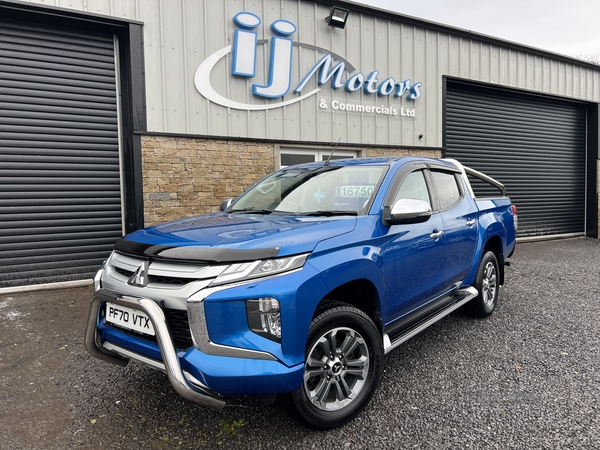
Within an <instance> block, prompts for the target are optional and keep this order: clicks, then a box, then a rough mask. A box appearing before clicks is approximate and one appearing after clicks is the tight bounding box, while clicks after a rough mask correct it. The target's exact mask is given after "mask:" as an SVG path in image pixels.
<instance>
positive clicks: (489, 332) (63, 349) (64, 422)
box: [0, 238, 600, 450]
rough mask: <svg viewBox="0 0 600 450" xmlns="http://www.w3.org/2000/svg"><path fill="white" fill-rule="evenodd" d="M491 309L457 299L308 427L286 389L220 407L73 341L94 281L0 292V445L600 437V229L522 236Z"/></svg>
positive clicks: (562, 444) (416, 444) (414, 443)
mask: <svg viewBox="0 0 600 450" xmlns="http://www.w3.org/2000/svg"><path fill="white" fill-rule="evenodd" d="M510 261H511V266H510V267H507V274H506V284H505V286H503V287H502V289H501V291H500V300H499V305H498V308H497V310H496V311H495V312H494V314H493V315H492V316H490V317H488V318H486V319H478V320H477V319H472V318H469V317H468V316H466V315H465V314H464V313H463V312H461V311H457V312H455V313H453V314H452V315H450V316H448V317H446V318H445V319H443V320H441V321H440V322H438V323H436V324H435V325H433V326H432V327H430V328H429V329H427V330H426V331H424V332H423V333H421V334H420V335H418V336H416V337H414V338H412V339H411V340H409V341H408V342H406V343H405V344H403V345H402V346H400V347H398V348H397V349H395V350H394V351H392V352H391V353H389V354H388V355H386V358H385V371H384V373H383V376H382V380H381V384H380V385H379V388H378V390H377V392H376V393H375V396H374V397H373V399H372V401H371V403H370V404H369V406H368V407H367V409H366V410H365V411H363V413H361V414H360V415H359V416H358V417H357V418H356V419H355V420H354V421H353V422H351V423H349V424H347V425H345V426H342V427H340V428H338V429H335V430H331V431H326V432H323V431H314V430H311V429H309V428H307V427H305V426H304V425H303V424H302V423H300V422H299V421H298V418H297V417H296V415H295V414H294V412H293V408H291V407H290V405H289V399H286V398H283V399H278V401H277V402H276V403H275V404H273V405H263V404H260V403H258V402H256V401H254V400H251V399H249V398H246V397H233V398H231V399H230V402H229V403H228V406H226V407H225V409H224V410H222V411H218V410H212V409H207V408H204V407H201V406H199V405H196V404H194V403H191V402H188V401H186V400H184V399H182V398H180V397H179V396H178V395H177V394H176V393H175V391H174V390H173V388H172V387H171V385H170V384H169V382H168V380H167V377H166V375H165V374H163V373H161V372H159V371H156V370H153V369H150V368H147V367H144V366H142V365H140V364H137V363H130V364H129V365H128V366H127V367H125V368H123V367H118V366H113V365H110V364H107V363H105V362H103V361H100V360H97V359H94V358H92V357H91V356H90V355H88V354H87V352H86V351H85V349H84V347H83V334H84V329H85V322H86V317H87V312H88V306H89V299H90V298H91V294H92V291H91V287H84V288H74V289H63V290H46V291H36V292H29V293H22V294H10V295H0V449H61V450H62V449H74V448H82V449H117V448H118V449H130V448H139V449H185V448H194V449H196V448H207V449H390V450H391V449H394V450H398V449H409V448H419V449H428V448H436V449H437V450H441V449H465V448H471V449H486V450H487V449H523V448H527V449H593V448H600V320H599V319H600V276H599V269H600V241H599V240H596V239H588V238H581V239H571V240H556V241H545V242H536V243H527V244H518V245H517V251H516V253H515V255H514V256H513V257H512V258H511V260H510Z"/></svg>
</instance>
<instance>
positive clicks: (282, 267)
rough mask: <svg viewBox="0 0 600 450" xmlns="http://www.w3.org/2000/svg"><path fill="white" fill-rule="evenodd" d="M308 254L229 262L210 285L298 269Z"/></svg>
mask: <svg viewBox="0 0 600 450" xmlns="http://www.w3.org/2000/svg"><path fill="white" fill-rule="evenodd" d="M308 255H309V254H308V253H306V254H303V255H296V256H288V257H285V258H277V259H266V260H259V261H252V262H247V263H237V264H231V265H230V266H229V267H227V269H225V270H224V271H223V272H221V275H219V276H218V277H217V278H216V279H215V281H213V282H212V284H211V286H216V285H219V284H227V283H233V282H237V281H244V280H252V279H254V278H261V277H268V276H271V275H277V274H280V273H284V272H289V271H290V270H294V269H300V268H301V267H302V266H304V263H305V262H306V259H307V258H308Z"/></svg>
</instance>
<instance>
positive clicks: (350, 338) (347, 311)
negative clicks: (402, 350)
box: [293, 306, 383, 429]
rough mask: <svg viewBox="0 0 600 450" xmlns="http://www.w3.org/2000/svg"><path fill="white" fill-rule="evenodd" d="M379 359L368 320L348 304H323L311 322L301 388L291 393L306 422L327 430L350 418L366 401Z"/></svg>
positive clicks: (378, 345)
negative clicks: (326, 306)
mask: <svg viewBox="0 0 600 450" xmlns="http://www.w3.org/2000/svg"><path fill="white" fill-rule="evenodd" d="M382 364H383V350H382V345H381V337H380V335H379V332H378V331H377V328H376V327H375V325H374V324H373V321H372V320H371V319H370V318H369V317H368V316H367V315H366V314H364V313H363V312H362V311H360V310H358V309H356V308H352V307H350V306H336V307H333V308H331V309H328V310H326V311H324V312H322V313H321V314H319V315H318V316H317V317H315V318H314V319H313V321H312V323H311V327H310V331H309V334H308V342H307V346H306V362H305V364H304V379H303V382H302V387H301V388H300V389H298V390H296V391H295V392H294V393H293V398H294V403H295V405H296V409H297V410H298V412H299V413H300V415H301V416H302V418H303V419H304V420H305V421H306V422H308V424H309V425H311V426H313V427H315V428H319V429H328V428H334V427H337V426H340V425H342V424H344V423H346V422H349V421H350V420H352V419H353V418H354V417H355V416H356V415H358V413H360V412H361V411H362V410H363V409H364V407H365V406H366V405H367V403H368V402H369V400H370V399H371V397H372V396H373V393H374V392H375V388H376V387H377V384H378V383H379V378H380V376H381V369H382Z"/></svg>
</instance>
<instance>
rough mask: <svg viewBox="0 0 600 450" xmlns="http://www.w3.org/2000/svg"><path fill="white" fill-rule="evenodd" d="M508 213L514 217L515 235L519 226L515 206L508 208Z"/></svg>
mask: <svg viewBox="0 0 600 450" xmlns="http://www.w3.org/2000/svg"><path fill="white" fill-rule="evenodd" d="M510 213H511V214H512V215H513V217H514V223H515V233H516V232H517V228H518V225H519V213H518V212H517V207H516V206H515V205H511V207H510Z"/></svg>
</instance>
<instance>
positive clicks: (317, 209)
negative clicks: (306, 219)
mask: <svg viewBox="0 0 600 450" xmlns="http://www.w3.org/2000/svg"><path fill="white" fill-rule="evenodd" d="M385 170H386V167H384V166H341V167H340V166H333V167H332V166H325V167H310V168H294V167H290V168H287V169H283V170H280V171H278V172H275V173H273V174H272V175H270V176H268V177H267V178H265V179H264V180H262V181H261V182H260V183H258V184H257V185H256V186H254V187H253V188H251V189H250V190H249V191H247V192H246V193H244V194H243V195H242V196H241V197H240V198H239V199H238V200H237V201H236V202H235V203H234V204H233V205H232V206H231V208H230V209H229V210H228V212H234V211H262V212H280V213H291V214H327V213H331V214H343V213H349V214H359V213H361V212H363V211H364V210H365V209H366V207H367V205H369V203H370V202H371V200H372V198H373V196H374V195H375V193H376V190H377V187H378V186H379V183H380V181H381V179H382V177H383V175H384V173H385Z"/></svg>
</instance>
